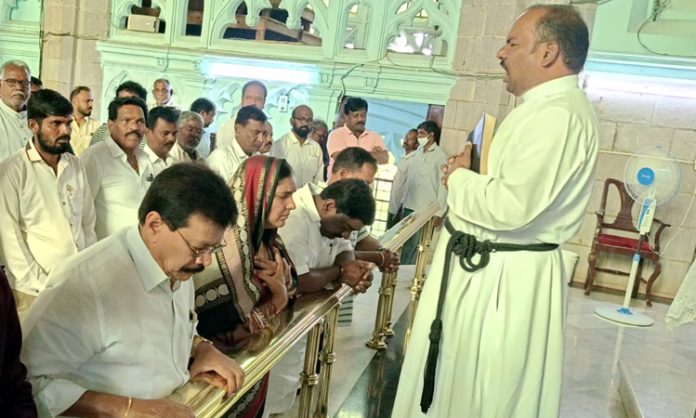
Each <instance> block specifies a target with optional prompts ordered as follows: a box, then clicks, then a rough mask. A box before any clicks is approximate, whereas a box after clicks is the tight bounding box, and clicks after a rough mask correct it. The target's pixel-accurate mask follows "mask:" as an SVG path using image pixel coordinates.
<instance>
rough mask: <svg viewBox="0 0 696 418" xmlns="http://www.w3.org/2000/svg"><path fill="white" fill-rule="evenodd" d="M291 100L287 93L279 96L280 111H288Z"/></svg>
mask: <svg viewBox="0 0 696 418" xmlns="http://www.w3.org/2000/svg"><path fill="white" fill-rule="evenodd" d="M289 101H290V97H288V95H287V94H281V95H280V97H278V111H279V112H283V113H285V112H287V111H288V102H289Z"/></svg>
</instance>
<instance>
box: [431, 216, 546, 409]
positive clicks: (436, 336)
mask: <svg viewBox="0 0 696 418" xmlns="http://www.w3.org/2000/svg"><path fill="white" fill-rule="evenodd" d="M444 224H445V228H447V232H449V234H450V238H449V240H447V254H451V255H450V256H447V257H445V265H444V267H443V269H442V280H441V282H440V293H439V296H438V300H437V310H436V311H435V319H434V320H433V322H432V324H431V325H430V334H429V335H428V339H429V340H430V346H429V348H428V357H427V359H426V363H425V373H424V374H423V393H422V394H421V402H420V406H421V412H423V413H424V414H426V413H427V412H428V409H429V408H430V405H431V404H432V402H433V396H434V394H435V372H436V370H437V358H438V356H439V354H440V339H441V338H442V308H443V306H444V305H445V295H446V293H447V281H448V280H449V276H450V274H451V268H452V267H451V262H452V258H453V257H455V256H457V257H459V265H460V266H461V267H462V269H464V271H466V272H469V273H473V272H475V271H477V270H481V269H482V268H484V267H486V266H487V265H488V262H489V261H490V258H491V256H490V254H491V253H494V252H500V251H506V252H510V251H536V252H540V251H552V250H555V249H556V248H558V244H548V243H541V244H505V243H498V242H491V241H490V240H485V241H483V242H481V241H478V240H477V239H476V237H475V236H473V235H471V234H467V233H465V232H462V231H457V230H456V229H454V227H453V226H452V224H451V223H450V220H449V217H445V219H444ZM476 255H479V256H480V258H479V261H478V263H476V262H474V260H473V258H474V256H476Z"/></svg>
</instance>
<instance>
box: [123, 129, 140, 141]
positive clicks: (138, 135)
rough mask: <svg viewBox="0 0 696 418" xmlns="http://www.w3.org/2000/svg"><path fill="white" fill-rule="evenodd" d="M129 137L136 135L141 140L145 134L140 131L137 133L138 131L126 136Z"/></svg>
mask: <svg viewBox="0 0 696 418" xmlns="http://www.w3.org/2000/svg"><path fill="white" fill-rule="evenodd" d="M128 135H136V136H137V137H138V138H140V139H142V138H143V134H141V133H140V131H137V130H135V131H130V132H128V133H127V134H126V136H128Z"/></svg>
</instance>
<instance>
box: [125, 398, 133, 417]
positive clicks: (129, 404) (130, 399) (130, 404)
mask: <svg viewBox="0 0 696 418" xmlns="http://www.w3.org/2000/svg"><path fill="white" fill-rule="evenodd" d="M132 406H133V397H131V396H129V397H128V406H127V407H126V413H125V414H123V418H128V414H130V411H131V407H132Z"/></svg>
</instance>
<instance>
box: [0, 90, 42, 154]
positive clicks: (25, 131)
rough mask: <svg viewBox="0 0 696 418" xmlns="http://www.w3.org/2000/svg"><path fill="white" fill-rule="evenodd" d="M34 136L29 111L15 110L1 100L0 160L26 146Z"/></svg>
mask: <svg viewBox="0 0 696 418" xmlns="http://www.w3.org/2000/svg"><path fill="white" fill-rule="evenodd" d="M33 136H34V134H33V133H32V132H31V129H29V125H27V112H24V111H23V112H15V111H14V110H13V109H12V108H11V107H9V106H7V105H6V104H5V102H3V101H2V100H0V161H2V160H4V159H5V158H7V157H9V156H10V155H12V154H14V153H15V152H17V150H19V149H20V148H22V147H24V144H26V143H27V142H28V141H29V139H31V138H32V137H33Z"/></svg>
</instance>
